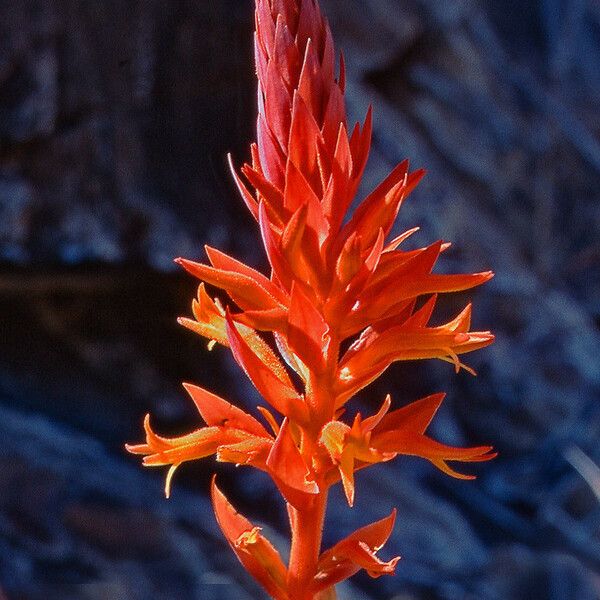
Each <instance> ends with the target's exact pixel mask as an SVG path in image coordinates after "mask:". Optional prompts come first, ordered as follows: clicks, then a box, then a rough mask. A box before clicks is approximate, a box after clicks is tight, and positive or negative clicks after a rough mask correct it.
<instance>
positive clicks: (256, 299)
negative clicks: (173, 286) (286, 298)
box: [175, 258, 280, 309]
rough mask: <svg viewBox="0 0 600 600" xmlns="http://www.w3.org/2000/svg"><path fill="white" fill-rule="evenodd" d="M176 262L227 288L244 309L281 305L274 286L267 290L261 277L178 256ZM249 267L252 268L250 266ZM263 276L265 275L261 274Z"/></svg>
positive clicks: (209, 281) (201, 277) (189, 270)
mask: <svg viewBox="0 0 600 600" xmlns="http://www.w3.org/2000/svg"><path fill="white" fill-rule="evenodd" d="M175 262H176V263H178V264H180V265H181V266H182V267H183V268H184V269H185V270H186V271H188V273H191V274H192V275H193V276H194V277H198V279H202V280H203V281H206V283H210V284H211V285H214V286H216V287H219V288H221V289H223V290H225V291H226V292H227V293H228V294H229V295H230V296H231V298H232V300H233V301H234V302H235V303H236V304H238V305H239V306H240V307H241V308H243V309H266V308H275V307H277V306H279V305H280V302H279V301H278V300H277V299H276V297H275V295H274V294H273V293H271V292H272V291H273V288H272V287H271V288H270V291H267V289H265V287H263V286H262V285H261V284H260V283H259V281H260V278H259V277H252V276H250V275H248V274H247V273H240V272H234V271H227V270H223V269H218V268H215V267H210V266H208V265H203V264H201V263H197V262H194V261H191V260H187V259H185V258H177V259H175ZM247 269H249V270H251V269H250V268H249V267H247ZM255 273H256V272H255ZM259 275H260V274H259ZM262 277H264V276H263V275H261V278H262ZM276 295H278V294H276Z"/></svg>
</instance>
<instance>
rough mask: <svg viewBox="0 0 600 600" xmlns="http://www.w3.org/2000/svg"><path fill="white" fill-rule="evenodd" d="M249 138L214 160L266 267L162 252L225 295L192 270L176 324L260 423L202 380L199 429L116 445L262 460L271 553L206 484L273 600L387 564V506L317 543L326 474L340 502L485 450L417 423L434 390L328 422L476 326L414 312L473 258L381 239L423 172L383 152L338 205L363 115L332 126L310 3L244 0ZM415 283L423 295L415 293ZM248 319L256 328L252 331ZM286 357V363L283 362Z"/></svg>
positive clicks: (216, 254) (322, 588) (338, 108)
mask: <svg viewBox="0 0 600 600" xmlns="http://www.w3.org/2000/svg"><path fill="white" fill-rule="evenodd" d="M255 50H256V70H257V74H258V81H259V90H258V91H259V93H258V100H259V112H258V121H257V143H255V144H253V145H252V146H251V156H252V160H251V164H245V165H244V166H243V167H242V168H241V174H238V173H237V172H236V169H234V168H233V167H232V172H233V176H234V178H235V181H236V183H237V186H238V188H239V191H240V193H241V196H242V198H243V200H244V202H245V204H246V206H247V207H248V209H249V210H250V212H251V213H252V215H254V217H255V219H256V220H257V222H258V224H259V227H260V232H261V235H262V241H263V243H264V247H265V249H266V253H267V256H268V258H269V262H270V266H271V274H270V277H267V276H265V275H263V274H261V273H259V272H258V271H256V270H254V269H252V268H250V267H248V266H247V265H245V264H243V263H241V262H239V261H237V260H235V259H234V258H231V257H230V256H228V255H226V254H224V253H222V252H220V251H218V250H216V249H214V248H208V247H207V248H206V252H207V255H208V259H209V262H210V264H201V263H196V262H192V261H189V260H185V259H178V262H179V263H180V264H181V265H182V266H183V267H184V268H185V269H186V270H187V271H189V272H190V273H191V274H192V275H194V276H195V277H197V278H198V279H200V280H202V282H205V283H206V284H209V285H210V286H214V287H216V288H220V289H221V290H223V291H225V292H226V293H227V294H228V296H229V299H230V302H229V303H228V304H227V305H226V306H223V305H222V304H221V302H220V301H219V300H218V299H213V298H212V297H211V296H210V295H209V293H208V291H207V289H206V287H205V283H201V284H200V287H199V290H198V297H197V299H196V300H194V302H193V315H194V318H193V319H187V318H186V319H181V320H180V321H181V323H182V324H183V325H185V326H186V327H188V328H190V329H191V330H193V331H195V332H197V333H199V334H200V335H202V336H204V337H206V338H208V339H209V340H210V345H211V346H212V345H214V344H215V343H217V344H221V345H223V346H226V347H228V348H229V349H230V350H231V352H232V353H233V356H234V357H235V359H236V361H237V362H238V364H239V365H240V366H241V367H242V369H243V370H244V371H245V373H246V375H247V376H248V377H249V378H250V380H251V381H252V383H253V384H254V385H255V387H256V389H257V390H258V391H259V392H260V394H261V395H262V397H263V398H264V400H265V401H266V402H267V404H268V405H269V406H270V408H267V407H265V406H259V407H257V408H258V411H259V412H260V413H261V415H262V417H263V419H264V424H263V423H261V422H260V421H259V420H257V419H256V418H255V417H254V416H251V415H250V414H248V413H246V412H244V411H243V410H241V409H240V408H237V407H236V406H234V405H233V404H230V403H229V402H227V401H226V400H224V399H222V398H220V397H219V396H216V395H215V394H212V393H210V392H208V391H206V390H204V389H202V388H199V387H196V386H193V385H186V386H185V387H186V389H187V391H188V392H189V394H190V396H191V398H192V400H193V401H194V402H195V404H196V407H197V408H198V412H199V413H200V415H201V417H202V419H203V420H204V422H205V423H206V426H204V427H201V428H199V429H197V430H196V431H194V432H192V433H190V434H188V435H184V436H181V437H177V438H165V437H160V436H158V435H157V434H156V433H154V431H153V430H152V429H151V427H150V422H149V418H148V417H147V418H146V421H145V430H146V442H145V443H144V444H140V445H135V446H128V449H129V451H130V452H133V453H136V454H142V455H144V464H145V465H148V466H162V465H165V466H166V465H168V466H170V469H169V474H168V477H167V484H166V490H167V495H168V493H169V488H170V481H171V477H172V475H173V473H174V471H175V469H176V468H177V467H178V466H179V465H181V464H182V463H183V462H185V461H190V460H195V459H199V458H203V457H205V456H209V455H212V454H216V457H217V460H218V461H222V462H231V463H234V464H237V465H251V466H253V467H256V468H258V469H260V470H262V471H264V472H266V473H267V474H268V475H269V476H270V477H271V479H272V480H273V481H274V482H275V484H276V485H277V487H278V489H279V490H280V492H281V494H282V495H283V497H284V498H285V500H286V502H287V504H288V512H289V516H290V526H291V538H292V539H291V550H290V559H289V562H288V564H287V565H285V564H284V562H283V560H282V559H281V557H280V555H279V553H278V552H277V550H276V549H275V548H274V547H273V546H272V545H271V544H270V543H269V541H268V540H267V539H266V538H265V537H264V536H263V534H262V533H261V532H260V529H259V528H258V527H254V526H253V525H252V524H251V523H250V522H249V521H248V520H247V519H245V518H244V517H243V516H241V515H240V514H239V513H237V512H236V511H235V510H234V509H233V507H232V506H231V505H230V503H229V502H228V501H227V499H226V498H225V496H224V495H223V494H222V493H221V491H220V490H219V489H218V488H217V487H216V485H214V483H213V489H212V500H213V504H214V510H215V513H216V516H217V520H218V522H219V525H220V526H221V529H222V530H223V533H224V535H225V537H226V538H227V540H228V541H229V543H230V545H231V547H232V548H233V550H234V552H235V553H236V554H237V556H238V558H239V560H240V561H241V562H242V564H243V565H244V566H245V568H246V569H247V570H248V571H249V572H250V573H251V574H252V575H253V576H254V577H255V578H256V579H257V580H258V581H259V582H260V583H261V584H262V585H263V587H264V588H265V589H266V590H267V592H268V593H269V594H270V595H271V596H272V597H273V598H276V599H280V600H313V599H314V598H324V597H328V598H331V597H335V595H334V594H335V592H334V586H335V584H336V583H338V582H339V581H342V580H343V579H346V578H347V577H350V576H351V575H353V574H354V573H356V572H357V571H358V570H359V569H366V570H367V571H368V573H369V574H370V575H372V576H374V577H377V576H379V575H382V574H388V573H393V572H394V568H395V565H396V562H397V560H398V558H394V559H392V560H390V561H387V562H386V561H382V560H381V559H380V558H379V557H378V556H377V555H376V551H377V550H379V549H380V548H381V546H382V545H383V544H384V543H385V541H386V540H387V538H388V537H389V535H390V532H391V529H392V527H393V522H394V517H395V514H394V513H392V514H391V515H390V516H389V517H387V518H385V519H383V520H381V521H379V522H377V523H374V524H372V525H368V526H366V527H364V528H362V529H359V530H358V531H356V532H354V533H353V534H351V535H350V536H348V537H347V538H345V539H344V540H342V541H341V542H339V543H338V544H336V545H335V546H334V547H333V548H330V549H328V550H326V551H324V552H321V535H322V529H323V520H324V515H325V506H326V501H327V494H328V490H329V488H330V487H331V486H332V485H334V484H336V483H337V482H338V481H340V480H341V482H342V485H343V488H344V491H345V494H346V498H347V500H348V503H349V504H350V505H352V504H353V501H354V494H355V485H354V473H355V471H357V470H358V469H361V468H363V467H366V466H369V465H372V464H375V463H379V462H384V461H388V460H390V459H392V458H394V457H395V456H397V455H398V454H405V455H413V456H418V457H422V458H425V459H427V460H429V461H430V462H432V463H433V464H434V465H435V466H436V467H438V468H439V469H441V470H442V471H444V472H446V473H448V474H449V475H452V476H454V477H462V478H469V477H470V476H467V475H462V474H460V473H458V472H456V471H455V470H454V469H453V468H452V467H450V466H449V464H448V461H462V462H474V461H484V460H488V459H490V458H492V457H493V456H494V454H493V452H492V450H491V448H490V447H488V446H483V447H476V448H455V447H451V446H447V445H444V444H442V443H440V442H437V441H434V440H433V439H431V438H430V437H428V436H427V435H426V430H427V427H428V425H429V423H430V421H431V420H432V418H433V416H434V415H435V413H436V411H437V409H438V407H439V406H440V403H441V402H442V400H443V397H444V395H443V394H436V395H433V396H429V397H427V398H423V399H421V400H418V401H416V402H414V403H412V404H409V405H408V406H404V407H402V408H398V409H396V410H392V411H391V412H390V407H391V403H392V402H391V399H390V397H389V396H388V397H387V398H386V399H385V400H384V402H383V404H382V406H381V408H380V410H379V411H378V412H377V414H375V415H373V416H369V417H367V418H363V417H362V416H361V415H360V414H358V415H357V416H356V417H355V418H354V420H353V422H352V423H351V424H349V423H346V422H344V420H343V418H342V417H343V413H344V407H345V405H346V403H347V402H348V401H349V400H350V399H351V398H352V397H353V396H354V395H355V394H356V393H357V392H358V391H359V390H360V389H362V388H363V387H365V386H366V385H368V384H369V383H370V382H372V381H373V380H374V379H376V378H377V377H378V376H379V375H381V373H383V372H384V371H385V370H386V369H387V368H388V367H389V366H390V365H391V364H392V363H393V362H395V361H399V360H413V359H425V358H438V359H441V360H444V361H448V362H450V363H452V364H454V366H455V367H456V370H459V369H460V368H461V367H464V365H463V364H462V363H461V361H460V359H459V355H461V354H463V353H466V352H471V351H473V350H477V349H478V348H482V347H484V346H486V345H488V344H490V343H491V342H492V340H493V336H492V335H491V334H490V333H489V332H487V331H484V332H482V331H478V332H472V331H469V327H470V317H471V307H470V306H467V307H466V308H465V309H464V310H463V311H462V312H461V313H460V314H459V315H458V316H457V317H456V318H455V319H453V320H451V321H450V322H448V323H446V324H444V325H441V326H435V327H432V326H429V325H428V323H429V320H430V317H431V315H432V312H433V309H434V306H435V302H436V295H437V294H438V293H442V292H454V291H459V290H465V289H468V288H472V287H474V286H477V285H479V284H481V283H484V282H485V281H487V280H488V279H490V277H491V276H492V274H491V273H490V272H484V273H476V274H469V275H440V274H433V273H432V269H433V266H434V264H435V262H436V260H437V258H438V257H439V255H440V253H441V252H443V250H444V249H445V248H446V245H445V244H444V243H442V242H440V241H438V242H435V243H433V244H431V245H430V246H427V247H425V248H420V249H417V250H410V251H408V250H402V249H401V245H402V243H403V242H404V241H405V240H406V239H407V238H408V237H409V236H410V235H412V234H413V233H415V231H416V230H417V229H416V228H415V229H411V230H409V231H406V232H405V233H403V234H402V235H400V236H398V237H396V238H394V239H388V238H389V234H390V232H391V230H392V226H393V224H394V221H395V219H396V216H397V214H398V211H399V209H400V206H401V204H402V202H403V200H404V199H405V198H406V197H407V196H408V194H409V193H410V192H411V191H412V190H413V189H414V187H415V186H416V185H417V183H418V182H419V180H420V179H421V177H422V176H423V171H415V172H412V173H410V172H409V168H408V162H403V163H401V164H400V165H398V166H397V167H396V168H395V169H394V170H393V171H392V172H391V173H390V175H389V176H388V177H387V178H386V179H385V180H384V181H383V182H382V183H381V184H380V185H379V186H378V187H377V188H376V189H374V190H373V191H372V192H371V193H370V194H369V195H368V196H367V197H366V198H365V199H364V200H362V202H361V203H360V204H359V206H358V207H357V208H356V209H355V210H354V211H353V212H352V213H351V215H349V216H347V213H348V211H349V207H350V205H351V203H352V200H353V198H354V196H355V194H356V191H357V188H358V185H359V183H360V180H361V177H362V174H363V170H364V168H365V164H366V162H367V157H368V154H369V148H370V143H371V124H372V121H371V111H370V110H369V112H368V114H367V116H366V119H365V122H364V124H363V125H362V126H361V125H359V124H356V126H355V127H354V128H353V129H352V130H351V131H349V130H348V128H347V122H346V114H345V104H344V87H345V74H344V62H343V57H342V58H341V60H340V65H339V75H338V76H337V77H336V72H335V71H336V67H335V65H336V56H335V53H334V47H333V41H332V37H331V32H330V29H329V26H328V24H327V21H326V20H325V18H324V17H323V16H322V14H321V12H320V10H319V7H318V5H317V3H316V0H256V35H255ZM421 296H428V299H427V300H426V301H424V302H418V299H419V297H421ZM265 333H266V334H267V335H269V337H270V338H271V339H273V340H274V342H275V344H276V347H277V350H278V352H276V351H275V350H274V346H273V345H271V344H270V343H268V342H267V341H265V340H266V338H265V337H264V336H265ZM291 371H293V372H295V374H296V376H292V375H291Z"/></svg>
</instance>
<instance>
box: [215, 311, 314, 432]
mask: <svg viewBox="0 0 600 600" xmlns="http://www.w3.org/2000/svg"><path fill="white" fill-rule="evenodd" d="M226 319H227V337H228V338H229V344H230V346H231V351H232V352H233V356H234V358H235V360H236V361H237V363H238V364H239V365H240V366H241V367H242V369H244V371H245V372H246V375H248V377H249V379H250V381H252V383H253V384H254V386H255V387H256V389H257V390H258V391H259V392H260V394H261V395H262V396H263V397H264V398H265V400H266V401H267V402H268V403H269V404H270V405H271V406H273V408H275V409H276V410H278V411H279V412H280V413H281V414H282V415H284V416H287V417H290V418H291V419H293V420H295V421H298V422H302V423H305V422H306V421H307V418H308V409H307V407H306V404H305V403H304V401H303V399H302V397H301V396H300V395H299V394H298V392H297V391H296V390H295V388H294V386H293V384H292V382H291V380H290V378H289V375H287V373H286V371H285V368H284V367H283V365H282V364H281V362H280V361H279V359H278V358H277V357H276V356H275V353H273V352H271V353H270V355H269V356H266V355H263V356H260V357H259V356H257V354H256V353H255V352H254V350H253V349H252V348H251V347H250V346H249V345H248V343H247V342H246V340H244V338H243V337H242V336H241V335H240V332H239V331H238V329H237V326H236V325H235V324H234V322H233V320H232V319H231V315H229V314H227V316H226Z"/></svg>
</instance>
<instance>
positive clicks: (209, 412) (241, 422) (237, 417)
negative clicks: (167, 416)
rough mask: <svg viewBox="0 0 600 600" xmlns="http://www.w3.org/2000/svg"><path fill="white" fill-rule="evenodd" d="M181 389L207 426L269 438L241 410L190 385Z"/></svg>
mask: <svg viewBox="0 0 600 600" xmlns="http://www.w3.org/2000/svg"><path fill="white" fill-rule="evenodd" d="M183 387H184V388H185V390H186V391H187V393H188V394H189V395H190V397H191V398H192V400H193V401H194V404H195V405H196V408H197V409H198V412H199V413H200V415H201V416H202V418H203V419H204V422H205V423H206V424H207V425H209V426H218V427H230V428H233V429H241V430H243V431H247V432H248V433H250V434H252V435H256V436H258V437H266V438H270V436H269V434H268V433H267V431H266V429H265V428H264V427H263V426H262V425H261V424H260V423H259V422H258V421H257V420H256V419H255V418H254V417H253V416H251V415H249V414H248V413H246V412H244V411H243V410H242V409H241V408H238V407H237V406H234V405H233V404H230V403H229V402H227V400H224V399H223V398H221V397H219V396H217V395H216V394H213V393H211V392H209V391H207V390H205V389H202V388H201V387H198V386H196V385H192V384H191V383H184V384H183Z"/></svg>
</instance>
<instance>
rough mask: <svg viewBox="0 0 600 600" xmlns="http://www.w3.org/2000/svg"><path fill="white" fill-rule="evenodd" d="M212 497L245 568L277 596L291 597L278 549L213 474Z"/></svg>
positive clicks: (279, 599) (283, 599)
mask: <svg viewBox="0 0 600 600" xmlns="http://www.w3.org/2000/svg"><path fill="white" fill-rule="evenodd" d="M211 498H212V504H213V509H214V511H215V516H216V518H217V523H218V524H219V527H220V528H221V531H222V532H223V535H224V536H225V539H226V540H227V541H228V542H229V545H230V546H231V549H232V550H233V551H234V552H235V554H236V556H237V557H238V560H239V561H240V562H241V563H242V564H243V565H244V568H245V569H246V570H247V571H248V572H249V573H250V574H251V575H252V576H253V577H254V578H255V579H256V580H257V581H258V582H259V583H260V584H261V585H262V586H263V587H264V588H265V590H266V591H267V592H268V593H269V595H270V596H272V597H273V598H275V599H276V600H288V594H287V584H286V580H287V569H286V568H285V565H284V564H283V561H282V560H281V556H280V555H279V552H277V550H276V549H275V548H274V547H273V545H272V544H271V543H270V542H269V541H268V540H267V538H265V537H264V536H263V535H262V534H261V533H260V528H258V527H254V526H253V525H252V523H250V521H248V519H246V518H245V517H243V516H242V515H241V514H240V513H239V512H237V511H236V510H235V509H234V508H233V506H232V505H231V504H230V503H229V501H228V500H227V498H226V497H225V495H224V494H223V493H222V492H221V490H219V488H218V487H217V485H216V483H215V479H214V478H213V481H212V486H211Z"/></svg>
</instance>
